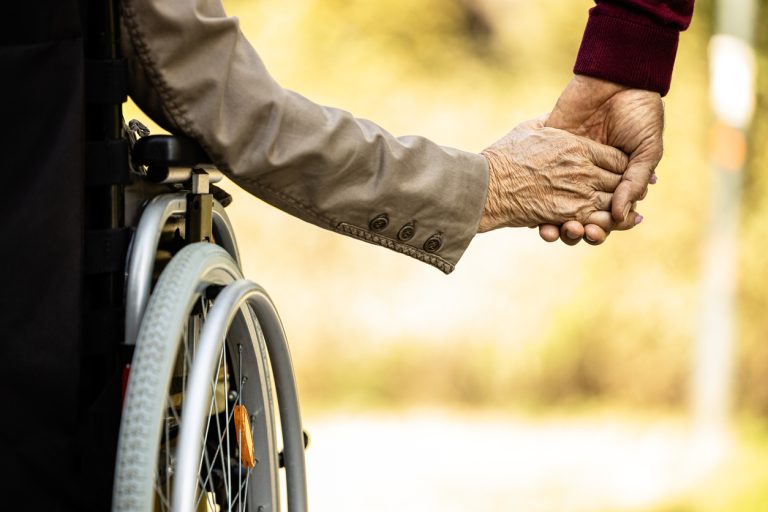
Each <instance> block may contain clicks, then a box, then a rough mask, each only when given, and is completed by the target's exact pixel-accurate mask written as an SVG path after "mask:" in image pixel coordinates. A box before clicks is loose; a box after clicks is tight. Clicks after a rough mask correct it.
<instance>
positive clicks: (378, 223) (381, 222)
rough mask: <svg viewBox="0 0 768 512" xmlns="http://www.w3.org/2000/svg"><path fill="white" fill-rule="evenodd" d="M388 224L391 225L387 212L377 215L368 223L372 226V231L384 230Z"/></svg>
mask: <svg viewBox="0 0 768 512" xmlns="http://www.w3.org/2000/svg"><path fill="white" fill-rule="evenodd" d="M387 226H389V216H388V215H387V214H386V213H382V214H381V215H377V216H376V217H374V218H373V219H371V222H369V223H368V227H369V228H371V231H384V229H386V227H387Z"/></svg>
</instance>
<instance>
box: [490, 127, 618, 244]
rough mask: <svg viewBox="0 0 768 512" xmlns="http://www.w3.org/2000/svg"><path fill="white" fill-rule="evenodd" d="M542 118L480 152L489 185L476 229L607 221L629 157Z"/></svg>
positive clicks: (519, 128)
mask: <svg viewBox="0 0 768 512" xmlns="http://www.w3.org/2000/svg"><path fill="white" fill-rule="evenodd" d="M544 121H545V119H544V118H542V119H538V120H535V121H528V122H526V123H523V124H521V125H519V126H517V127H516V128H515V129H514V130H512V131H511V132H509V133H508V134H507V135H506V136H504V137H503V138H502V139H501V140H499V141H498V142H496V143H495V144H493V145H492V146H490V147H489V148H486V149H485V150H483V152H482V154H483V156H485V158H486V159H487V160H488V166H489V169H490V183H489V186H488V197H487V199H486V203H485V210H484V212H483V216H482V219H481V221H480V227H479V231H480V232H484V231H490V230H492V229H497V228H500V227H522V226H528V227H534V226H537V225H540V224H558V225H559V224H563V223H564V222H567V221H570V220H575V221H578V222H580V223H584V224H592V223H594V224H599V225H606V223H610V222H611V219H610V213H609V212H608V209H609V208H610V206H611V198H612V192H613V191H614V190H615V189H616V187H617V186H618V185H619V183H620V182H621V174H622V173H623V172H624V169H626V166H627V156H626V155H625V154H624V153H622V152H621V151H619V150H618V149H615V148H612V147H609V146H604V145H602V144H599V143H597V142H594V141H592V140H589V139H587V138H585V137H579V136H576V135H573V134H571V133H568V132H566V131H563V130H558V129H555V128H546V127H545V126H544Z"/></svg>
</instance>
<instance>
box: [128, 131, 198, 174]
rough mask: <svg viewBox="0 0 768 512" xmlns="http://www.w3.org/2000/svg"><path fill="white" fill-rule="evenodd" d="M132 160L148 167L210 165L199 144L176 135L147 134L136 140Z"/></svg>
mask: <svg viewBox="0 0 768 512" xmlns="http://www.w3.org/2000/svg"><path fill="white" fill-rule="evenodd" d="M133 161H134V162H135V163H137V164H139V165H146V166H148V167H152V166H159V167H202V166H211V165H212V162H211V159H210V158H209V157H208V155H207V154H206V152H205V151H203V148H202V147H200V144H198V143H197V142H195V141H194V140H193V139H190V138H188V137H181V136H178V135H149V136H147V137H142V138H140V139H139V140H137V141H136V144H135V145H134V146H133Z"/></svg>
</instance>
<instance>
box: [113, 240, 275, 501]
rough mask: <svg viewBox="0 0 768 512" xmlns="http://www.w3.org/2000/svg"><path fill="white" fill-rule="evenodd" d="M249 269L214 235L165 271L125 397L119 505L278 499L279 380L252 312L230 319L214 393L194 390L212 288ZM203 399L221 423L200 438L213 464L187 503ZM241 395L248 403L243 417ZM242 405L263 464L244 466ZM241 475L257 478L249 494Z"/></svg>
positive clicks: (149, 310) (152, 299)
mask: <svg viewBox="0 0 768 512" xmlns="http://www.w3.org/2000/svg"><path fill="white" fill-rule="evenodd" d="M241 277H242V276H241V272H240V270H239V267H238V265H237V264H236V263H235V261H234V260H233V259H232V257H231V256H230V255H229V254H228V253H227V252H226V251H225V250H224V249H222V248H221V247H218V246H215V245H212V244H207V243H198V244H192V245H190V246H188V247H185V248H184V249H182V250H181V251H179V253H178V254H176V256H175V257H174V258H173V259H172V260H171V261H170V263H169V264H168V265H167V267H166V268H165V270H164V271H163V273H162V274H161V276H160V279H159V281H158V283H157V285H156V286H155V289H154V291H153V293H152V295H151V297H150V299H149V303H148V305H147V309H146V311H145V313H144V315H143V319H142V322H141V326H140V328H139V334H138V338H137V342H136V349H135V352H134V357H133V362H132V366H131V373H130V378H129V381H128V386H127V389H126V395H125V400H124V403H123V415H122V420H121V425H120V437H119V441H118V449H117V462H116V468H115V485H114V490H113V507H112V508H113V510H115V511H128V510H130V511H142V512H146V511H151V510H161V511H165V510H248V511H250V510H253V511H256V510H263V511H265V512H266V511H269V510H276V509H277V507H276V505H277V496H278V493H277V487H278V486H277V455H276V447H275V441H274V418H273V416H272V402H271V387H270V385H269V382H270V381H269V375H268V373H267V368H268V366H267V365H266V364H265V361H266V354H265V351H264V343H263V339H262V338H261V336H260V334H259V330H258V326H257V325H256V323H255V320H254V317H253V316H252V315H250V314H238V315H236V318H234V319H233V321H232V323H231V328H230V329H229V334H228V335H227V336H226V339H227V342H226V343H224V344H223V347H222V348H221V350H222V352H221V357H220V358H219V359H218V360H217V361H218V363H219V365H218V368H217V372H216V378H215V379H214V380H211V378H210V377H209V378H207V379H206V384H207V385H208V386H211V388H209V391H211V398H210V399H209V400H208V401H207V403H206V404H204V405H202V404H196V403H193V402H192V401H190V400H189V399H188V389H189V388H190V386H191V385H192V380H191V373H192V368H193V366H194V365H195V361H196V359H197V354H196V351H197V350H198V348H199V347H201V343H200V341H201V339H200V336H201V332H202V330H203V329H204V326H205V324H206V323H207V320H206V319H207V316H208V312H209V310H210V309H211V304H213V303H214V302H213V295H214V294H215V293H216V292H218V291H219V290H221V287H222V286H226V285H228V284H230V283H232V282H234V281H235V280H237V279H240V278H241ZM243 376H247V379H243ZM246 384H247V385H246ZM201 405H202V406H203V407H204V408H206V407H207V409H206V414H207V416H206V417H208V418H209V419H210V421H209V423H208V424H209V425H211V426H213V430H210V429H209V432H208V433H209V434H210V435H206V436H205V437H204V439H203V438H202V437H199V438H198V439H197V441H198V442H199V443H200V452H201V454H202V455H201V457H202V459H201V460H203V461H204V464H203V465H202V466H199V467H198V470H197V471H196V472H195V477H196V478H197V479H198V480H199V482H201V485H200V488H201V489H202V491H201V492H198V493H197V498H198V499H196V500H195V502H196V504H197V506H196V507H192V508H185V509H181V508H178V506H177V504H176V503H175V502H174V500H175V498H174V494H173V489H174V485H175V480H176V472H177V468H178V465H177V459H178V455H179V449H178V447H179V444H180V442H181V441H180V431H181V430H183V427H184V422H185V421H186V419H187V417H188V416H189V417H198V416H199V415H198V412H199V409H200V406H201ZM238 405H239V406H241V407H244V408H245V410H246V411H248V412H247V413H246V414H245V417H244V418H243V414H242V413H243V412H244V411H243V409H241V408H238V407H236V406H238ZM193 406H194V407H193ZM189 410H194V411H196V412H195V413H188V411H189ZM236 410H237V411H240V413H239V416H238V418H239V421H240V422H241V424H242V423H243V422H247V423H250V424H251V426H252V427H253V437H252V442H253V443H258V444H259V451H258V452H257V453H258V456H259V457H260V458H259V459H258V461H259V462H258V464H257V465H256V466H258V470H256V471H254V468H249V467H245V469H244V468H243V463H242V456H241V452H242V450H240V449H239V444H238V441H239V438H238V436H237V435H236V433H235V431H236V428H235V421H234V416H235V414H234V412H235V411H236ZM205 462H207V463H205ZM242 481H245V482H249V484H248V485H247V486H246V488H245V489H247V490H248V493H247V494H245V493H241V492H240V491H241V489H243V488H242V487H241V486H240V483H241V482H242ZM246 496H247V497H248V501H247V502H246V501H245V500H244V498H245V497H246ZM235 504H236V505H235ZM246 504H248V506H246ZM251 504H253V507H251ZM233 506H236V507H237V508H235V509H233ZM259 507H261V508H259Z"/></svg>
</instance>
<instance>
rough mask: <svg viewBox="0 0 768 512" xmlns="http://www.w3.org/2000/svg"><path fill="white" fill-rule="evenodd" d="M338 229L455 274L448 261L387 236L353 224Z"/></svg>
mask: <svg viewBox="0 0 768 512" xmlns="http://www.w3.org/2000/svg"><path fill="white" fill-rule="evenodd" d="M336 229H337V230H338V231H340V232H342V233H344V234H346V235H349V236H351V237H354V238H357V239H359V240H363V241H366V242H369V243H372V244H376V245H381V246H384V247H386V248H387V249H392V250H393V251H395V252H399V253H400V254H405V255H406V256H411V257H412V258H416V259H417V260H419V261H423V262H424V263H429V264H430V265H432V266H434V267H437V268H438V269H440V270H442V271H443V272H445V273H446V274H450V273H451V272H453V270H454V268H455V267H454V265H452V264H450V263H448V262H447V261H446V260H444V259H443V258H441V257H439V256H436V255H434V254H429V253H426V252H424V251H421V250H419V249H416V248H415V247H412V246H410V245H405V244H401V243H400V242H397V241H396V240H393V239H391V238H388V237H386V236H381V235H377V234H375V233H371V232H370V231H367V230H365V229H362V228H360V227H358V226H354V225H352V224H348V223H346V222H341V223H339V225H338V226H336Z"/></svg>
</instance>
